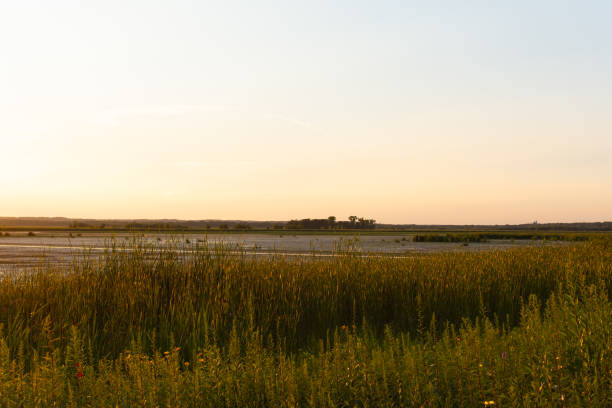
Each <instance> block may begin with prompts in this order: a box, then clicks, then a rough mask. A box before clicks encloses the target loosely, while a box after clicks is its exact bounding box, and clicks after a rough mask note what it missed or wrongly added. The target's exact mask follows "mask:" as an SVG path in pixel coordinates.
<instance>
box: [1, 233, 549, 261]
mask: <svg viewBox="0 0 612 408" xmlns="http://www.w3.org/2000/svg"><path fill="white" fill-rule="evenodd" d="M133 240H136V241H137V242H140V243H147V244H150V245H153V246H162V247H180V248H181V249H185V248H196V246H208V247H214V246H215V245H220V244H222V245H226V246H229V247H231V248H233V249H234V250H236V251H235V253H237V254H238V253H246V254H247V255H257V256H269V255H272V254H275V253H279V252H280V253H283V254H286V255H291V256H307V255H308V256H313V255H314V256H330V255H332V254H333V253H334V252H337V251H338V250H347V249H348V248H349V247H350V248H355V249H357V250H358V251H359V252H361V253H362V254H363V255H364V256H381V255H384V256H410V255H414V254H422V253H431V252H440V251H481V250H489V249H500V248H501V249H503V248H513V247H524V246H533V245H543V243H542V242H541V241H531V240H516V241H510V240H491V241H490V242H483V243H470V244H469V245H467V246H465V245H464V244H460V243H439V242H412V237H411V236H409V235H392V234H389V235H362V236H358V237H350V236H346V235H344V236H340V235H292V234H286V233H282V234H256V233H244V234H236V233H232V234H184V235H179V234H155V233H153V234H142V233H139V234H126V233H123V234H105V233H89V234H82V235H81V236H72V237H71V236H69V235H68V233H53V234H51V233H46V232H37V233H35V236H27V235H26V234H25V233H22V234H19V233H13V234H12V235H11V236H8V237H6V236H3V237H0V268H3V269H6V268H7V267H8V268H11V267H31V266H32V265H36V264H40V263H47V262H50V263H58V262H62V263H63V262H72V261H74V259H77V258H80V257H82V256H83V255H84V254H88V253H89V254H91V255H94V256H95V255H96V254H100V253H102V252H103V251H104V250H105V249H107V248H109V247H110V246H112V245H113V244H115V245H118V246H121V245H122V244H124V243H125V244H128V246H129V242H131V241H133ZM545 245H551V243H550V242H547V243H546V244H545Z"/></svg>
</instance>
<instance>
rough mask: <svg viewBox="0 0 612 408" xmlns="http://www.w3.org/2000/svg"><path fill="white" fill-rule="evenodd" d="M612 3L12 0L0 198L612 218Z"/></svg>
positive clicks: (31, 209) (27, 203)
mask: <svg viewBox="0 0 612 408" xmlns="http://www.w3.org/2000/svg"><path fill="white" fill-rule="evenodd" d="M611 16H612V2H610V1H603V0H602V1H563V0H555V1H552V0H550V1H547V0H540V1H533V0H530V1H517V0H512V1H490V0H486V1H485V0H482V1H450V0H449V1H427V2H425V1H406V0H404V1H355V0H352V1H333V2H332V1H302V2H297V1H286V0H285V1H263V0H262V1H241V2H238V1H218V2H207V1H195V0H194V1H178V0H173V1H129V0H122V1H114V0H105V1H95V2H94V1H83V0H74V1H65V0H54V1H46V0H45V1H42V0H41V1H29V0H19V1H10V0H0V215H3V216H68V217H96V218H107V217H108V218H136V217H138V218H145V217H146V218H189V219H204V218H225V219H262V220H263V219H277V220H282V219H289V218H305V217H327V216H328V215H336V216H338V217H339V218H344V217H346V216H348V215H351V214H355V215H359V216H366V217H372V218H376V219H377V220H378V221H379V222H397V223H517V222H530V221H534V220H538V221H540V222H549V221H603V220H612V74H611V73H612V47H611V44H612V24H610V19H611Z"/></svg>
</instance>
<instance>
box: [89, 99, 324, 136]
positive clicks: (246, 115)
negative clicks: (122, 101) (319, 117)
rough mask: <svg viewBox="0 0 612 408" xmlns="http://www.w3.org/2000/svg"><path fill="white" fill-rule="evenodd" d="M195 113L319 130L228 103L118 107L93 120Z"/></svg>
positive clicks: (116, 122)
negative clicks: (224, 115) (226, 115)
mask: <svg viewBox="0 0 612 408" xmlns="http://www.w3.org/2000/svg"><path fill="white" fill-rule="evenodd" d="M193 113H211V114H222V113H223V114H232V115H234V117H233V118H232V119H235V120H240V119H244V120H254V119H255V120H257V119H260V120H261V119H266V120H277V121H282V122H286V123H290V124H292V125H295V126H299V127H303V128H308V129H311V130H315V131H316V130H317V129H316V128H315V126H314V125H313V124H312V123H310V122H307V121H305V120H302V119H298V118H295V117H291V116H288V115H285V114H281V113H274V112H272V113H271V112H256V111H252V110H247V109H244V108H240V107H237V106H226V105H167V106H141V107H126V108H118V109H111V110H107V111H103V112H99V113H98V114H96V115H95V117H94V118H93V119H92V120H91V122H93V123H95V124H97V125H105V126H118V125H119V124H120V123H121V122H122V121H124V120H128V119H131V118H134V117H139V116H140V117H142V116H152V117H174V116H181V115H188V114H193Z"/></svg>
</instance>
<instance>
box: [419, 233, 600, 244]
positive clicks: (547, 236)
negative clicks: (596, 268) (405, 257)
mask: <svg viewBox="0 0 612 408" xmlns="http://www.w3.org/2000/svg"><path fill="white" fill-rule="evenodd" d="M591 237H593V234H577V233H537V232H466V233H442V234H441V233H422V234H416V235H415V236H414V238H413V241H414V242H488V241H489V240H491V239H510V240H514V239H527V240H546V241H586V240H588V239H589V238H591Z"/></svg>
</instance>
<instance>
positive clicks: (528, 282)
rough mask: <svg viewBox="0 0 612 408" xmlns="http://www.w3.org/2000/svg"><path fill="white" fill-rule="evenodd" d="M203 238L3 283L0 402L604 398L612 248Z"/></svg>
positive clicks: (389, 402) (430, 402)
mask: <svg viewBox="0 0 612 408" xmlns="http://www.w3.org/2000/svg"><path fill="white" fill-rule="evenodd" d="M197 246H198V248H199V249H198V251H196V252H195V253H191V252H188V251H187V249H186V248H185V247H181V246H178V247H176V248H165V247H164V248H160V249H159V250H155V249H152V248H151V247H150V246H145V245H143V244H142V243H140V242H137V241H133V242H130V243H128V244H127V246H123V247H122V246H119V245H117V246H115V247H114V248H113V249H112V250H109V251H108V252H106V253H105V254H104V255H103V256H102V257H101V259H94V258H91V259H88V260H84V261H80V262H77V263H75V264H74V265H72V266H70V267H66V266H62V267H54V266H45V265H41V266H40V267H37V268H35V269H33V270H31V271H29V273H26V274H23V273H21V274H15V275H14V276H13V275H8V276H5V277H4V278H3V279H2V280H0V323H1V324H2V330H1V333H0V405H1V406H54V405H56V406H125V407H128V406H151V407H153V406H173V407H176V406H211V407H219V406H236V407H239V406H270V407H272V406H273V407H276V406H316V407H319V406H334V407H335V406H347V407H348V406H350V407H352V406H469V407H475V406H485V402H487V403H489V402H490V401H494V403H495V406H497V407H499V406H506V407H510V406H512V407H514V406H609V405H610V404H611V403H612V336H610V333H612V313H611V311H612V304H611V303H610V301H609V299H610V296H611V295H612V240H610V239H609V238H608V239H599V240H591V241H588V242H580V243H574V244H572V245H565V246H550V247H544V246H541V247H532V248H521V249H511V250H506V251H499V250H498V251H491V252H475V253H440V254H435V255H431V256H420V257H414V258H401V259H398V258H391V257H388V258H385V257H382V258H381V257H378V258H363V257H358V256H355V253H353V252H350V251H349V252H348V253H347V254H346V255H345V256H340V257H337V258H326V259H312V260H307V261H305V260H301V259H296V258H288V257H282V256H275V257H270V258H265V259H260V258H254V257H248V256H240V255H239V256H234V255H232V254H231V253H230V251H229V250H228V248H222V247H216V248H208V247H206V246H205V245H200V244H199V243H198V244H197ZM189 248H190V249H191V248H193V246H191V245H190V246H189ZM343 249H347V248H343ZM348 249H350V248H348ZM490 405H491V404H488V405H487V406H490Z"/></svg>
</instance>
